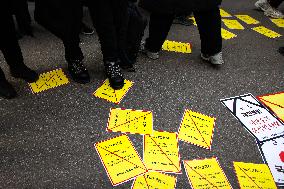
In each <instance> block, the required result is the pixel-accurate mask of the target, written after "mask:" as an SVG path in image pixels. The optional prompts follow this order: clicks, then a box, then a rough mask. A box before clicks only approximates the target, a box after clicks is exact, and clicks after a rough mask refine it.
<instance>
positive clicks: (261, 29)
mask: <svg viewBox="0 0 284 189" xmlns="http://www.w3.org/2000/svg"><path fill="white" fill-rule="evenodd" d="M252 30H254V31H256V32H257V33H260V34H262V35H264V36H266V37H269V38H276V37H281V35H280V34H279V33H276V32H275V31H272V30H270V29H268V28H266V27H264V26H258V27H254V28H252Z"/></svg>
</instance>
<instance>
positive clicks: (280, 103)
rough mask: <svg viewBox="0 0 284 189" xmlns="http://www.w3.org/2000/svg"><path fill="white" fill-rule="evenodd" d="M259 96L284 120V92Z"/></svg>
mask: <svg viewBox="0 0 284 189" xmlns="http://www.w3.org/2000/svg"><path fill="white" fill-rule="evenodd" d="M257 98H258V99H259V101H260V102H262V103H263V104H264V105H265V106H266V107H268V108H269V109H270V110H271V111H272V112H274V114H275V115H276V116H277V117H278V118H279V119H280V120H282V121H283V122H284V92H282V93H275V94H269V95H264V96H258V97H257Z"/></svg>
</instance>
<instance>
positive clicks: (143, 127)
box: [107, 108, 153, 135]
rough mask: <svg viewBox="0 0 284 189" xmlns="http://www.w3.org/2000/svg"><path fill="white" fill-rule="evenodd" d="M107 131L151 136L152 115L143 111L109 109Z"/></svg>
mask: <svg viewBox="0 0 284 189" xmlns="http://www.w3.org/2000/svg"><path fill="white" fill-rule="evenodd" d="M107 130H109V131H112V132H123V133H132V134H150V135H152V134H153V113H152V112H150V111H143V110H127V109H120V108H117V109H111V111H110V117H109V122H108V126H107Z"/></svg>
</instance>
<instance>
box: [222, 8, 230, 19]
mask: <svg viewBox="0 0 284 189" xmlns="http://www.w3.org/2000/svg"><path fill="white" fill-rule="evenodd" d="M220 15H221V17H223V18H227V17H232V15H230V14H229V13H228V12H226V11H225V10H224V9H220Z"/></svg>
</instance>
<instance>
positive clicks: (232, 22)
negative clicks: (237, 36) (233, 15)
mask: <svg viewBox="0 0 284 189" xmlns="http://www.w3.org/2000/svg"><path fill="white" fill-rule="evenodd" d="M222 21H223V23H224V24H225V25H226V26H227V27H228V28H229V29H232V30H234V29H236V30H243V29H245V28H244V27H243V26H242V25H241V24H240V23H239V21H237V20H231V19H222Z"/></svg>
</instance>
